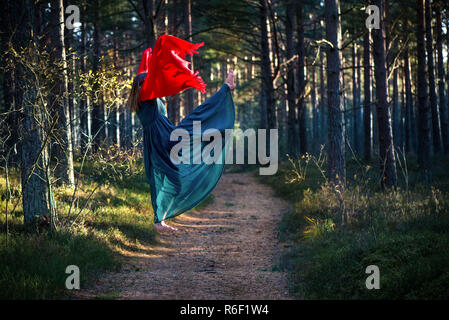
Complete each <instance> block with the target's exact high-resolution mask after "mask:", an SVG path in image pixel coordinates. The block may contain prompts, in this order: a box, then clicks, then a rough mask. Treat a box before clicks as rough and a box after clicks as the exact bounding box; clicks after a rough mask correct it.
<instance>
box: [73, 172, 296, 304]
mask: <svg viewBox="0 0 449 320" xmlns="http://www.w3.org/2000/svg"><path fill="white" fill-rule="evenodd" d="M213 194H214V196H215V197H214V201H213V202H212V203H210V204H209V205H208V206H207V207H205V208H204V209H203V210H201V211H199V212H192V213H187V214H183V215H181V216H179V217H177V218H176V219H175V221H173V222H171V223H170V224H171V225H174V226H176V227H177V228H179V229H180V230H179V231H178V232H176V233H174V234H171V235H162V236H159V242H158V245H156V246H151V247H149V248H147V249H148V250H143V252H141V253H139V254H134V255H130V256H129V257H127V258H126V264H125V266H124V268H123V270H122V271H121V272H119V273H108V274H105V275H104V276H103V277H102V278H101V279H99V280H98V281H97V283H96V284H95V285H94V286H93V287H91V288H89V289H87V290H85V291H81V292H80V293H79V297H80V298H93V297H97V296H102V297H114V298H119V299H288V298H289V296H288V289H287V279H286V274H285V273H284V272H279V271H272V267H273V264H275V263H276V261H277V259H278V257H279V255H280V250H282V248H283V247H282V244H280V243H279V241H278V240H277V224H278V222H279V220H280V217H281V212H283V211H284V210H286V209H287V208H288V204H287V203H286V202H285V201H283V200H281V199H279V198H276V197H274V195H273V190H272V189H270V188H269V187H267V186H265V185H262V184H260V183H259V182H257V181H256V180H255V179H254V178H253V177H252V176H251V175H250V174H247V173H238V174H236V173H229V174H224V175H223V177H222V178H221V180H220V182H219V184H218V185H217V187H216V188H215V190H214V191H213Z"/></svg>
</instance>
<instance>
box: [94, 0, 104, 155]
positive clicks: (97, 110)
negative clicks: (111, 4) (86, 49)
mask: <svg viewBox="0 0 449 320" xmlns="http://www.w3.org/2000/svg"><path fill="white" fill-rule="evenodd" d="M92 6H93V7H92V10H93V15H94V21H93V26H94V30H93V47H94V48H93V49H94V50H93V51H94V52H93V62H92V71H93V73H94V74H96V73H98V72H100V71H101V68H100V63H101V61H100V58H101V44H100V35H101V25H100V8H101V7H100V0H94V2H93V5H92ZM92 90H93V92H94V96H93V97H92V100H93V105H92V130H91V134H92V140H93V145H92V147H93V150H94V151H96V150H98V148H99V146H100V144H101V143H103V142H104V140H105V139H106V126H105V107H104V105H103V104H101V99H100V95H101V92H100V84H99V83H98V81H95V80H94V81H93V84H92Z"/></svg>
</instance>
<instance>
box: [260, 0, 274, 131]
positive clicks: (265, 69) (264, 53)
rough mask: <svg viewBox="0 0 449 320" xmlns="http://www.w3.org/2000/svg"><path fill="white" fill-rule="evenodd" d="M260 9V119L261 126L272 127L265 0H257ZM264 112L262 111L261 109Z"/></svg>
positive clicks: (271, 84)
mask: <svg viewBox="0 0 449 320" xmlns="http://www.w3.org/2000/svg"><path fill="white" fill-rule="evenodd" d="M259 9H260V27H261V40H260V41H261V43H260V46H261V69H262V92H263V97H264V100H265V102H264V104H263V108H264V109H265V111H266V112H265V114H262V117H264V118H265V119H266V122H265V123H263V122H264V121H262V124H261V125H262V128H265V129H274V128H276V116H275V112H274V111H275V103H274V87H273V75H272V73H271V62H270V48H269V46H268V29H267V17H268V8H267V3H266V0H259ZM262 113H264V111H262Z"/></svg>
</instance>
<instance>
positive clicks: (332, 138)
mask: <svg viewBox="0 0 449 320" xmlns="http://www.w3.org/2000/svg"><path fill="white" fill-rule="evenodd" d="M325 19H326V39H327V41H329V42H330V43H331V47H330V48H328V51H327V97H328V98H327V99H328V100H327V107H328V139H329V147H328V157H329V159H328V161H329V170H328V175H329V180H330V181H331V182H333V183H336V184H344V182H345V157H344V155H345V151H344V150H345V145H344V128H343V101H342V99H341V95H342V92H341V82H342V74H341V68H340V66H341V51H340V46H341V24H340V1H339V0H325Z"/></svg>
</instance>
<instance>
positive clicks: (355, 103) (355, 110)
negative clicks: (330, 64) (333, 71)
mask: <svg viewBox="0 0 449 320" xmlns="http://www.w3.org/2000/svg"><path fill="white" fill-rule="evenodd" d="M357 61H358V59H357V44H356V43H355V42H354V44H353V45H352V122H353V127H352V130H353V132H352V133H353V141H354V151H356V152H359V151H360V148H359V141H360V139H359V112H360V102H359V96H358V85H357V82H358V81H357V65H358V62H357Z"/></svg>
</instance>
